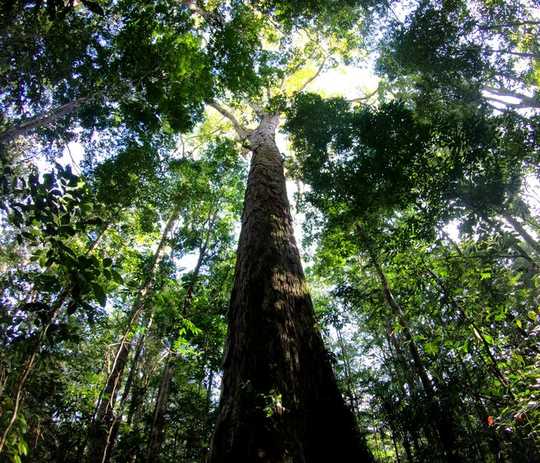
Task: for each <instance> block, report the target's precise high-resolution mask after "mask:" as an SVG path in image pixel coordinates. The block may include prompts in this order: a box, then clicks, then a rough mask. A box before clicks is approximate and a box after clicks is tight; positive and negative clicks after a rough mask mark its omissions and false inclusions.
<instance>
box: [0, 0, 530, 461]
mask: <svg viewBox="0 0 540 463" xmlns="http://www.w3.org/2000/svg"><path fill="white" fill-rule="evenodd" d="M535 7H537V5H535V2H534V1H532V0H531V1H528V0H511V1H484V0H452V1H446V0H445V1H439V0H423V1H420V2H409V1H405V0H403V1H399V0H395V1H385V2H377V1H374V0H347V1H335V0H302V1H280V2H277V1H272V0H246V1H240V0H230V1H223V2H217V1H212V0H208V1H202V0H186V1H176V0H175V1H172V0H152V1H145V2H142V1H127V0H95V1H94V0H92V1H90V0H85V1H81V2H77V1H67V2H66V1H56V0H55V1H47V2H41V1H11V2H4V4H2V6H1V10H0V14H1V17H0V25H1V30H0V109H1V113H0V114H1V115H0V169H1V172H2V176H1V178H0V227H1V228H0V230H1V234H0V244H1V246H0V282H1V286H0V290H1V292H0V309H1V312H0V343H1V350H0V460H2V461H4V460H5V461H12V462H19V463H20V462H30V461H44V462H45V461H51V462H52V461H55V462H79V461H89V462H94V461H96V462H97V461H99V462H101V463H103V462H106V461H114V462H133V461H148V462H150V461H161V462H173V461H174V462H200V461H204V460H205V458H206V457H207V454H208V452H209V448H210V447H211V436H212V431H213V428H214V425H215V423H216V415H217V413H218V399H219V389H220V386H221V377H222V361H223V356H224V352H223V346H224V344H225V338H226V335H227V316H228V307H229V300H230V295H231V289H232V285H233V277H234V275H235V249H236V242H237V240H238V236H239V232H240V227H241V213H242V205H243V197H244V189H245V181H246V177H247V171H248V169H247V162H246V160H245V159H244V158H245V157H246V155H247V153H246V151H247V149H246V147H247V146H248V144H247V141H249V136H250V134H252V133H253V129H249V127H252V126H253V125H255V124H256V123H257V122H259V121H261V120H264V117H265V115H268V114H271V115H275V116H276V117H279V116H281V117H283V120H284V123H283V124H282V133H283V134H284V136H286V137H287V140H288V142H289V145H290V146H289V147H288V150H287V151H288V152H287V153H285V154H284V156H283V164H284V166H285V169H286V174H287V175H288V177H289V179H290V180H294V181H295V182H296V183H297V185H298V186H297V188H296V190H297V194H296V197H295V203H294V206H295V207H294V209H295V211H296V212H299V213H301V216H302V218H303V220H302V221H303V233H304V246H303V248H304V250H305V252H304V255H303V258H304V260H305V262H306V263H307V276H308V282H309V285H310V288H311V292H312V294H313V298H314V302H315V310H316V315H317V321H318V325H319V327H320V329H321V330H322V332H323V334H324V338H325V342H326V345H327V349H328V357H329V358H330V360H331V362H332V365H333V368H334V370H335V372H336V375H337V378H338V381H339V387H340V389H341V391H342V393H343V396H344V398H345V400H346V403H347V405H348V406H349V408H350V409H351V410H352V411H353V413H354V415H355V417H356V419H357V422H358V424H359V428H360V430H361V433H362V435H363V438H365V441H366V442H367V445H368V446H369V448H370V451H371V453H372V454H373V457H374V459H375V461H377V462H381V463H382V462H394V461H396V462H398V463H399V462H405V461H406V462H411V463H413V462H414V463H421V462H425V463H427V462H478V461H481V462H485V463H491V462H512V463H521V462H531V463H532V462H538V461H540V449H539V448H538V442H539V441H540V349H539V342H538V341H539V339H540V324H539V322H540V311H539V307H540V275H539V271H540V243H539V242H538V235H539V233H540V217H539V211H540V205H539V201H540V188H539V186H538V185H539V180H540V179H539V174H540V171H539V169H538V166H539V162H540V146H539V139H538V133H539V129H540V124H539V123H540V119H539V117H540V114H539V112H538V110H539V108H540V97H539V95H540V93H539V87H540V42H539V41H538V36H539V30H540V20H539V17H538V13H537V11H538V10H537V9H535ZM332 68H338V69H340V68H347V69H359V68H370V69H371V70H372V72H373V73H374V74H376V79H377V83H378V87H377V88H376V89H368V88H366V89H365V90H366V96H363V97H360V98H351V97H350V95H351V94H352V93H353V92H354V90H357V89H343V90H344V91H343V93H342V95H341V96H337V97H336V96H328V95H327V94H325V92H324V91H322V92H318V93H315V89H314V88H313V87H310V85H311V84H312V83H313V82H314V80H315V79H316V78H318V79H319V80H323V81H324V77H325V72H326V71H329V70H331V69H332ZM327 83H328V82H327ZM358 86H362V82H358ZM290 185H292V183H290ZM272 361H273V359H271V358H269V359H268V363H269V364H270V363H272ZM246 387H247V386H246ZM264 400H265V401H266V402H264V403H265V404H266V406H265V407H264V410H263V412H264V414H266V415H268V418H271V417H272V415H276V414H280V413H284V411H285V412H286V408H284V407H283V405H282V397H281V396H280V394H279V393H277V392H276V393H275V394H273V395H272V394H269V395H267V396H265V397H264ZM283 403H284V402H283ZM330 425H331V424H330ZM351 432H352V430H351ZM360 438H361V437H360V436H359V439H360ZM363 438H362V439H363ZM332 445H333V443H332V442H328V446H332Z"/></svg>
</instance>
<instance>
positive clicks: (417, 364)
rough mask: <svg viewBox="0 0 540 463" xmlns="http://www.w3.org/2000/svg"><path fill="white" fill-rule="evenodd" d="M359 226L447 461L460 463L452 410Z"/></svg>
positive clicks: (367, 238) (369, 242)
mask: <svg viewBox="0 0 540 463" xmlns="http://www.w3.org/2000/svg"><path fill="white" fill-rule="evenodd" d="M357 230H358V234H359V236H360V239H361V241H362V242H363V244H364V246H365V249H366V251H367V252H368V255H369V258H370V260H371V264H372V266H373V268H374V269H375V272H376V274H377V277H378V279H379V281H380V284H381V289H382V292H383V297H384V300H385V301H386V303H387V305H388V306H389V307H390V309H391V310H392V312H393V314H394V316H395V317H396V319H397V321H398V323H399V325H400V326H401V328H402V330H403V335H404V336H405V339H406V341H407V344H408V347H409V351H410V354H411V357H412V360H413V362H412V363H413V367H414V369H415V371H416V373H417V375H418V377H419V378H420V382H421V383H422V386H423V388H424V392H425V393H426V397H427V399H428V402H429V408H430V415H431V418H432V420H433V423H434V425H435V426H436V428H437V431H438V434H439V438H440V441H441V444H442V447H443V450H444V452H445V454H446V459H447V461H448V463H458V462H460V461H461V459H460V458H459V456H458V454H457V449H456V447H455V435H454V429H453V428H454V426H453V423H452V422H451V419H450V418H449V417H448V413H450V410H448V411H447V410H441V406H440V404H439V402H438V400H437V397H436V394H435V390H434V388H433V383H432V382H431V380H430V379H429V376H428V374H427V369H426V367H425V365H424V362H423V361H422V358H421V356H420V352H419V350H418V346H417V345H416V342H415V340H414V337H413V335H412V333H411V330H410V328H409V323H408V321H407V319H406V317H405V313H404V311H403V309H402V307H401V305H400V304H399V303H398V302H397V301H396V299H395V298H394V295H393V293H392V290H391V289H390V285H389V283H388V279H387V278H386V275H385V273H384V271H383V269H382V267H381V265H380V263H379V259H378V257H377V254H376V252H375V250H374V249H373V246H372V244H371V241H370V238H369V237H368V236H367V234H366V233H365V231H364V230H363V228H362V226H360V225H358V226H357Z"/></svg>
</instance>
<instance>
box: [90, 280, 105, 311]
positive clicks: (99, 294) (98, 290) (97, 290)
mask: <svg viewBox="0 0 540 463" xmlns="http://www.w3.org/2000/svg"><path fill="white" fill-rule="evenodd" d="M92 289H93V290H94V295H95V296H96V299H97V300H98V302H99V303H100V304H101V306H102V307H105V304H107V295H106V294H105V291H104V290H103V288H102V287H101V286H100V285H98V284H97V283H92Z"/></svg>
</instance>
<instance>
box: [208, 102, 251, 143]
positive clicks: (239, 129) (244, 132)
mask: <svg viewBox="0 0 540 463" xmlns="http://www.w3.org/2000/svg"><path fill="white" fill-rule="evenodd" d="M208 105H209V106H212V108H214V109H215V110H216V111H217V112H219V113H220V114H221V115H222V116H224V117H226V118H227V119H229V121H231V124H232V125H233V127H234V130H235V132H236V134H237V135H238V138H239V139H240V141H243V140H245V139H246V138H247V137H248V136H249V134H250V130H248V129H246V128H245V127H244V126H243V125H242V124H240V123H239V122H238V119H236V117H235V116H234V114H233V113H231V112H230V111H229V110H228V109H226V108H224V107H223V106H221V105H220V104H219V103H217V102H215V101H211V102H209V103H208Z"/></svg>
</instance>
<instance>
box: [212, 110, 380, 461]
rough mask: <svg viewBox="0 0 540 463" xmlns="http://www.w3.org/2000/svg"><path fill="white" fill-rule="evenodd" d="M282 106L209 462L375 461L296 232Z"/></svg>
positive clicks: (250, 237) (265, 155)
mask: <svg viewBox="0 0 540 463" xmlns="http://www.w3.org/2000/svg"><path fill="white" fill-rule="evenodd" d="M277 123H278V118H277V116H269V115H267V116H265V117H264V118H263V120H262V122H261V123H260V125H259V127H258V128H257V129H256V130H254V131H253V132H252V133H251V135H250V137H249V144H250V148H251V150H252V153H253V157H252V160H251V170H250V173H249V179H248V185H247V191H246V196H245V203H244V212H243V217H242V230H241V234H240V240H239V245H238V251H237V263H236V271H235V281H234V287H233V291H232V295H231V303H230V312H229V337H228V341H227V346H226V355H225V361H224V376H223V389H222V395H221V401H220V410H219V416H218V420H217V423H216V428H215V432H214V436H213V440H212V448H211V452H210V456H209V460H208V461H209V462H211V463H238V462H267V463H285V462H288V463H300V462H302V463H304V462H305V463H316V462H321V463H322V462H325V463H327V462H330V461H356V462H366V461H371V458H370V456H369V453H368V452H367V450H366V448H365V446H364V444H363V441H362V438H361V436H360V435H359V433H358V431H357V428H356V424H355V420H354V417H353V415H352V413H351V412H350V411H349V410H348V408H347V407H346V406H345V403H344V401H343V399H342V397H341V395H340V393H339V391H338V388H337V385H336V380H335V377H334V373H333V371H332V367H331V364H330V361H329V358H328V354H327V351H326V349H325V347H324V345H323V341H322V338H321V336H320V334H319V332H318V329H317V327H316V323H315V317H314V312H313V307H312V303H311V298H310V296H309V293H308V290H307V288H306V284H305V280H304V274H303V270H302V265H301V262H300V255H299V253H298V249H297V246H296V242H295V239H294V235H293V225H292V219H291V215H290V210H289V209H290V208H289V202H288V200H287V194H286V189H285V177H284V173H283V166H282V160H281V155H280V153H279V150H278V148H277V146H276V144H275V141H274V134H275V130H276V127H277Z"/></svg>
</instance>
